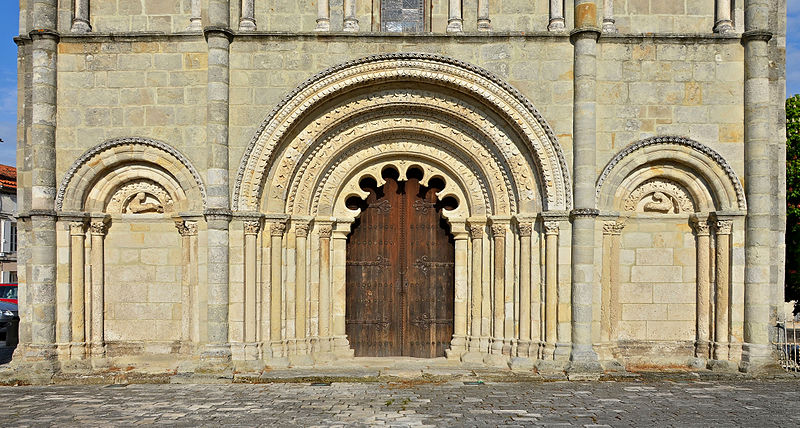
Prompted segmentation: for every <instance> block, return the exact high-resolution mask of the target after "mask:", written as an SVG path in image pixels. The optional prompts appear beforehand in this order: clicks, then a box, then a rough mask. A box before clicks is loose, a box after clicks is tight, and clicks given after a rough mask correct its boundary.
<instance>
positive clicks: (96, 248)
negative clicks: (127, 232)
mask: <svg viewBox="0 0 800 428" xmlns="http://www.w3.org/2000/svg"><path fill="white" fill-rule="evenodd" d="M89 229H90V231H91V236H92V356H94V357H103V356H105V337H104V333H105V331H104V329H105V325H104V323H105V306H104V305H105V296H104V293H105V291H104V287H105V282H104V281H105V278H104V277H105V266H104V262H105V260H104V249H103V241H104V240H105V235H106V233H107V232H108V227H107V226H106V222H105V220H92V223H91V225H90V228H89Z"/></svg>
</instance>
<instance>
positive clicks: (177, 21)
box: [89, 0, 193, 33]
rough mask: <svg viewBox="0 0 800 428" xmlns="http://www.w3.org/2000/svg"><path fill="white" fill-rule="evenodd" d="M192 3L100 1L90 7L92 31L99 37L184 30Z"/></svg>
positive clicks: (177, 1)
mask: <svg viewBox="0 0 800 428" xmlns="http://www.w3.org/2000/svg"><path fill="white" fill-rule="evenodd" d="M192 1H193V0H175V1H165V0H103V1H93V2H91V3H90V5H91V8H90V11H89V17H90V22H91V25H92V30H93V31H95V32H99V33H124V32H130V31H158V32H164V33H177V32H181V31H184V30H186V28H187V27H188V26H189V18H190V17H191V12H192Z"/></svg>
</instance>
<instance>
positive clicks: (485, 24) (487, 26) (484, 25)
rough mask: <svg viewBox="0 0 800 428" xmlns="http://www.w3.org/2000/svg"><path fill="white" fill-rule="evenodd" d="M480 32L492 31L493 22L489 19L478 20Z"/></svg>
mask: <svg viewBox="0 0 800 428" xmlns="http://www.w3.org/2000/svg"><path fill="white" fill-rule="evenodd" d="M478 31H492V21H491V20H489V19H478Z"/></svg>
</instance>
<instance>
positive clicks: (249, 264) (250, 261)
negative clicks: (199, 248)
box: [244, 221, 261, 343]
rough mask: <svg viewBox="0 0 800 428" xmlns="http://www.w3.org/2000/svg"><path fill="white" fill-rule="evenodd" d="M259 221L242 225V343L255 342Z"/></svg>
mask: <svg viewBox="0 0 800 428" xmlns="http://www.w3.org/2000/svg"><path fill="white" fill-rule="evenodd" d="M260 226H261V224H260V222H259V221H246V222H245V224H244V341H245V342H247V343H253V342H255V341H256V340H257V335H256V326H257V321H256V320H257V317H256V310H257V305H256V289H257V284H256V282H257V281H256V273H257V271H258V270H257V259H258V258H257V257H256V238H258V231H259V229H260Z"/></svg>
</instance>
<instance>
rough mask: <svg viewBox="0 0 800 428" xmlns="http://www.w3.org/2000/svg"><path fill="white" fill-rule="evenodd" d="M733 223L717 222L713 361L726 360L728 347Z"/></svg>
mask: <svg viewBox="0 0 800 428" xmlns="http://www.w3.org/2000/svg"><path fill="white" fill-rule="evenodd" d="M732 226H733V222H732V221H730V220H717V222H716V234H717V258H716V267H717V275H716V278H717V289H716V293H715V296H716V301H715V305H714V315H715V320H714V359H715V360H727V359H728V354H729V353H728V345H729V344H730V340H729V335H730V327H729V326H730V321H729V319H728V318H729V312H730V242H731V228H732Z"/></svg>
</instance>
